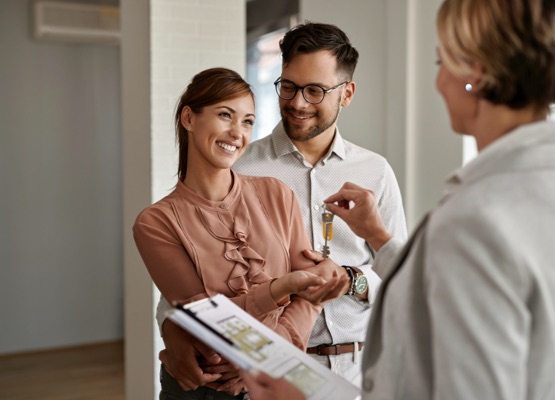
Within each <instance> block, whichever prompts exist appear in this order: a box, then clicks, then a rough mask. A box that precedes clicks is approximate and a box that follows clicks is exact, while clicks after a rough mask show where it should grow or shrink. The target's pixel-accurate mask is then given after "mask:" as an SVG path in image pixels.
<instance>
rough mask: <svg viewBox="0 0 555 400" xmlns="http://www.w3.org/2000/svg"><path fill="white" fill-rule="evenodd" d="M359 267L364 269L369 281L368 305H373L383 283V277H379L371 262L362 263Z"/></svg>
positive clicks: (363, 271)
mask: <svg viewBox="0 0 555 400" xmlns="http://www.w3.org/2000/svg"><path fill="white" fill-rule="evenodd" d="M357 268H359V269H360V270H361V271H362V273H363V274H364V276H365V277H366V281H367V282H368V291H367V292H366V293H367V296H368V297H367V299H368V305H369V306H370V307H371V306H372V305H374V300H375V299H376V294H377V293H378V289H379V288H380V284H381V283H382V278H380V277H379V275H378V274H377V273H376V271H374V269H373V268H372V265H370V264H366V265H360V266H358V267H357Z"/></svg>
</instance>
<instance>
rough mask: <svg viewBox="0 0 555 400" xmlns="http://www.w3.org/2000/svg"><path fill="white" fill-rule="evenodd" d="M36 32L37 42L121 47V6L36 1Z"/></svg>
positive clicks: (34, 13) (34, 11)
mask: <svg viewBox="0 0 555 400" xmlns="http://www.w3.org/2000/svg"><path fill="white" fill-rule="evenodd" d="M33 7H34V9H33V17H34V18H33V20H34V29H33V33H34V36H35V38H36V39H38V40H53V41H63V42H80V43H108V44H119V42H120V22H119V7H115V6H106V5H96V4H83V3H63V2H55V1H36V2H35V3H34V5H33Z"/></svg>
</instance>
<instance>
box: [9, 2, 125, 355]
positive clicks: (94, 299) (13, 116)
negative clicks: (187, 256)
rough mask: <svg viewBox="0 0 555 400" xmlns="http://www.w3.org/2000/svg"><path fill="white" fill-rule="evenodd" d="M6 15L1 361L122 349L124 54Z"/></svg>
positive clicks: (16, 6)
mask: <svg viewBox="0 0 555 400" xmlns="http://www.w3.org/2000/svg"><path fill="white" fill-rule="evenodd" d="M30 4H31V2H30V1H22V0H2V2H1V3H0V54H1V55H2V61H1V62H0V91H1V95H0V193H1V194H0V321H1V323H0V325H1V327H0V354H7V353H14V352H21V351H29V350H36V349H44V348H53V347H60V346H68V345H76V344H83V343H91V342H100V341H107V340H115V339H121V338H122V336H123V324H122V320H123V306H122V301H123V298H122V239H121V237H122V232H121V222H120V221H121V178H120V174H121V168H120V150H121V145H120V133H119V132H120V102H119V94H120V87H119V86H120V81H119V78H120V77H119V48H118V47H117V46H102V45H90V44H85V45H82V44H64V43H47V42H36V41H34V40H32V39H31V36H30V32H31V24H30V15H31V13H30Z"/></svg>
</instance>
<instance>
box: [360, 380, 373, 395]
mask: <svg viewBox="0 0 555 400" xmlns="http://www.w3.org/2000/svg"><path fill="white" fill-rule="evenodd" d="M362 387H363V388H364V391H365V392H371V391H372V389H373V388H374V381H373V380H372V379H365V380H364V382H363V383H362Z"/></svg>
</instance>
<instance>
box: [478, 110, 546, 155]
mask: <svg viewBox="0 0 555 400" xmlns="http://www.w3.org/2000/svg"><path fill="white" fill-rule="evenodd" d="M479 107H480V109H481V110H480V111H481V112H480V113H479V116H480V117H479V118H477V120H476V124H475V129H473V132H474V133H473V136H474V137H475V138H476V145H477V147H478V151H482V150H483V149H484V148H485V147H486V146H488V145H489V144H491V143H493V142H494V141H495V140H497V139H499V138H500V137H501V136H504V135H505V134H507V133H509V132H511V131H512V130H514V129H516V128H518V127H519V126H521V125H526V124H529V123H532V122H536V121H541V120H544V119H546V118H547V110H538V109H537V108H536V107H533V106H528V107H525V108H522V109H518V110H514V109H511V108H509V107H507V106H502V105H494V104H491V103H489V102H487V101H482V102H481V104H480V106H479Z"/></svg>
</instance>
